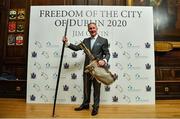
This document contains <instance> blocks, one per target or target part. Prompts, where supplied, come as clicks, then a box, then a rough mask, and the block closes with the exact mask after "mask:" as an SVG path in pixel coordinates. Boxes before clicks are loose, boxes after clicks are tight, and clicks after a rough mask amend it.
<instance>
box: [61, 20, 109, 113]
mask: <svg viewBox="0 0 180 119" xmlns="http://www.w3.org/2000/svg"><path fill="white" fill-rule="evenodd" d="M88 31H89V33H90V35H91V36H90V37H89V38H85V39H84V40H83V43H84V44H85V46H86V47H87V48H88V49H89V50H90V51H91V53H92V54H93V55H94V57H95V58H97V59H99V61H98V65H99V66H105V65H106V64H107V62H108V60H109V58H110V53H109V49H108V40H107V39H105V38H103V37H101V36H99V35H98V34H97V31H98V28H97V26H96V23H89V24H88ZM63 41H64V42H65V44H66V46H68V47H69V48H70V49H72V50H74V51H78V50H81V48H80V47H79V46H78V45H74V44H71V43H69V41H68V39H67V38H66V37H65V38H63ZM89 63H90V59H89V57H88V56H87V55H86V57H85V65H84V68H85V67H86V66H87V65H88V64H89ZM91 78H92V77H91V75H90V74H89V73H88V74H86V73H83V95H84V100H83V103H82V104H81V105H80V107H78V108H75V111H80V110H84V109H89V103H90V95H91V85H92V84H93V88H94V93H93V96H94V104H93V110H92V113H91V115H92V116H94V115H96V114H98V109H99V102H100V87H101V83H99V82H98V81H97V80H96V79H91Z"/></svg>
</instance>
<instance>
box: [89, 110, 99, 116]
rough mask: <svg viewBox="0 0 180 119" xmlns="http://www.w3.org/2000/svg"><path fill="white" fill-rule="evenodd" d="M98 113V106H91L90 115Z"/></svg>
mask: <svg viewBox="0 0 180 119" xmlns="http://www.w3.org/2000/svg"><path fill="white" fill-rule="evenodd" d="M97 114H98V108H93V110H92V112H91V115H92V116H95V115H97Z"/></svg>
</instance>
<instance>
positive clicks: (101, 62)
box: [98, 60, 106, 66]
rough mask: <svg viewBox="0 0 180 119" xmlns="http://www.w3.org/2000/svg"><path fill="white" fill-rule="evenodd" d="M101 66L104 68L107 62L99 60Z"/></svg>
mask: <svg viewBox="0 0 180 119" xmlns="http://www.w3.org/2000/svg"><path fill="white" fill-rule="evenodd" d="M98 64H99V66H104V65H105V64H106V62H105V61H104V60H99V61H98Z"/></svg>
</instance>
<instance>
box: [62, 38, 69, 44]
mask: <svg viewBox="0 0 180 119" xmlns="http://www.w3.org/2000/svg"><path fill="white" fill-rule="evenodd" d="M63 42H64V43H65V44H66V43H67V42H68V39H67V37H66V36H64V37H63Z"/></svg>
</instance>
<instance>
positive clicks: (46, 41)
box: [27, 6, 155, 104]
mask: <svg viewBox="0 0 180 119" xmlns="http://www.w3.org/2000/svg"><path fill="white" fill-rule="evenodd" d="M67 19H68V20H69V26H68V31H67V37H68V38H69V40H70V42H71V43H74V44H78V43H79V42H80V41H82V40H83V39H84V38H85V37H89V33H88V31H87V23H89V22H96V23H97V26H98V32H99V35H101V36H103V37H105V38H107V39H108V41H109V49H110V53H111V58H110V61H109V69H110V71H111V72H113V73H116V74H117V75H118V79H117V80H116V81H115V82H114V83H113V84H112V85H109V86H106V85H103V84H102V87H101V104H154V103H155V74H154V67H155V66H154V35H153V14H152V8H151V7H125V6H32V7H31V14H30V30H29V49H28V71H27V74H28V75H27V79H28V80H27V102H28V103H53V101H54V94H55V87H56V82H57V75H58V67H59V61H60V56H61V49H62V37H63V35H64V31H65V24H66V20H67ZM83 64H84V53H83V51H77V52H74V51H72V50H70V49H68V48H65V52H64V59H63V67H62V70H61V71H62V72H61V77H60V83H59V89H58V90H59V91H58V96H57V103H63V104H80V103H81V102H82V99H83V79H82V78H83V77H82V72H83V70H82V69H83ZM91 97H92V96H91Z"/></svg>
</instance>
